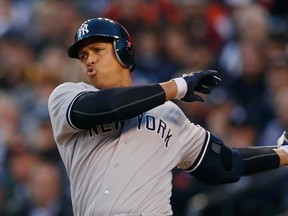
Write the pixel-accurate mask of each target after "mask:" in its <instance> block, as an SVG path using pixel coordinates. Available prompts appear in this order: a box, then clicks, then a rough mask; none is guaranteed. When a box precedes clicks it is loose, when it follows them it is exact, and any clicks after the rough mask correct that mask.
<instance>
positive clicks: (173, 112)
mask: <svg viewBox="0 0 288 216" xmlns="http://www.w3.org/2000/svg"><path fill="white" fill-rule="evenodd" d="M153 111H155V112H156V113H157V114H158V115H160V116H166V117H168V116H173V117H176V118H179V116H181V115H183V114H184V113H183V112H182V110H181V108H180V107H179V106H178V105H177V104H175V103H174V102H173V101H166V102H165V103H164V104H162V105H160V106H158V107H156V108H154V109H153Z"/></svg>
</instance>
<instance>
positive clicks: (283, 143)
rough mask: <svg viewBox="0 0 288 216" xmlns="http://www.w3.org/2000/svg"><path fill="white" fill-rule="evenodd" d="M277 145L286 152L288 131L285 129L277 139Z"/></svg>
mask: <svg viewBox="0 0 288 216" xmlns="http://www.w3.org/2000/svg"><path fill="white" fill-rule="evenodd" d="M277 146H278V148H280V149H283V150H284V151H285V152H287V153H288V133H287V132H286V131H284V132H283V134H282V135H281V137H279V139H278V140H277Z"/></svg>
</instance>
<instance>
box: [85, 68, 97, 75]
mask: <svg viewBox="0 0 288 216" xmlns="http://www.w3.org/2000/svg"><path fill="white" fill-rule="evenodd" d="M95 74H96V71H95V70H94V69H93V68H92V67H89V68H87V75H88V76H89V77H92V76H95Z"/></svg>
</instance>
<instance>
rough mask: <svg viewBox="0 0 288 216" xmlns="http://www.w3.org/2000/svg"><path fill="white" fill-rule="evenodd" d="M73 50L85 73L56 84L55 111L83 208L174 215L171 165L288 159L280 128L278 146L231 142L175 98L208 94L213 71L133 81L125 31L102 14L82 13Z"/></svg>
mask: <svg viewBox="0 0 288 216" xmlns="http://www.w3.org/2000/svg"><path fill="white" fill-rule="evenodd" d="M179 48H180V47H179ZM68 55H69V57H71V58H76V59H79V60H80V63H81V65H82V67H83V71H84V73H85V74H86V76H87V80H88V81H87V83H84V82H79V83H72V82H66V83H63V84H61V85H59V86H58V87H56V88H55V90H54V91H53V92H52V94H51V95H50V98H49V113H50V117H51V122H52V127H53V132H54V137H55V140H56V143H57V146H58V149H59V152H60V154H61V157H62V159H63V161H64V164H65V167H66V169H67V174H68V177H69V180H70V182H71V198H72V204H73V211H74V214H75V215H77V216H83V215H85V216H88V215H93V216H95V215H97V216H101V215H113V216H117V215H118V216H120V215H121V216H128V215H129V216H132V215H138V216H140V215H142V216H148V215H149V216H160V215H172V214H173V213H172V209H171V205H170V197H171V187H172V184H171V178H172V172H171V170H172V169H173V168H175V167H179V168H181V169H184V170H185V171H187V172H189V173H191V175H193V176H194V177H195V178H197V179H199V180H200V181H202V182H204V183H206V184H223V183H230V182H235V181H238V180H239V178H240V177H241V176H243V175H249V174H252V173H256V172H260V171H265V170H269V169H273V168H277V167H280V166H285V165H287V164H288V153H287V151H288V150H287V148H286V147H287V146H286V147H283V146H285V145H286V144H287V140H286V141H285V139H284V138H285V137H284V135H283V136H282V138H281V139H279V145H278V147H277V146H275V147H266V148H245V149H232V148H228V147H226V146H225V145H224V144H223V142H222V141H221V139H220V138H218V137H217V136H215V135H213V134H212V133H210V132H209V131H207V130H206V129H204V128H203V127H201V126H199V125H195V124H193V123H191V122H190V121H189V120H188V119H187V117H186V116H185V115H184V113H183V112H182V111H181V109H180V108H179V107H178V106H177V105H176V104H175V103H173V102H172V101H171V100H173V99H176V100H182V101H184V102H193V101H203V98H202V97H201V93H203V94H209V93H210V91H211V90H212V88H213V87H215V86H216V85H218V83H219V82H220V78H219V77H218V72H217V71H213V70H204V71H199V72H195V73H191V74H187V75H185V76H183V77H179V78H175V79H173V80H169V81H167V82H163V83H156V84H148V85H140V86H133V85H132V79H131V76H130V75H131V72H132V71H133V69H134V67H135V65H136V64H135V57H134V52H133V46H132V42H131V40H130V37H129V34H128V32H127V31H126V30H125V28H124V27H123V26H121V25H120V24H119V23H117V22H115V21H113V20H110V19H106V18H93V19H89V20H87V21H85V22H84V23H83V24H82V25H81V26H80V28H79V29H78V31H77V33H76V36H75V41H74V43H73V44H72V45H71V46H70V48H69V49H68ZM199 93H200V94H199ZM275 144H276V141H275Z"/></svg>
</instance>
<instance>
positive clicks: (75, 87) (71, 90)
mask: <svg viewBox="0 0 288 216" xmlns="http://www.w3.org/2000/svg"><path fill="white" fill-rule="evenodd" d="M87 91H99V89H96V88H95V87H94V86H92V85H89V84H87V83H84V82H78V83H75V82H64V83H61V84H60V85H58V86H56V87H55V88H54V90H53V91H52V92H51V94H50V96H49V102H50V101H52V100H54V99H56V98H63V97H69V96H70V97H72V98H73V97H75V96H76V95H78V94H80V93H81V92H87Z"/></svg>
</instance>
